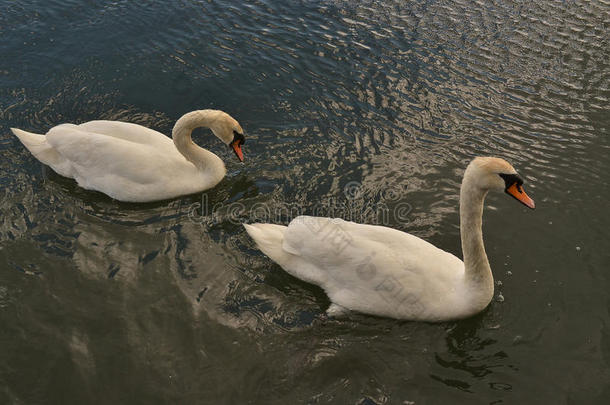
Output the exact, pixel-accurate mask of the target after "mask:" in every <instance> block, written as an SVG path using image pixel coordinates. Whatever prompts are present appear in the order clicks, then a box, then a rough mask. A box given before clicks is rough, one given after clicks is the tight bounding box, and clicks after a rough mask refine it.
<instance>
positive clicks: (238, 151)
mask: <svg viewBox="0 0 610 405" xmlns="http://www.w3.org/2000/svg"><path fill="white" fill-rule="evenodd" d="M231 148H233V152H235V155H236V156H237V158H238V159H239V161H240V162H243V161H244V153H243V152H242V151H241V144H240V143H239V142H233V143H231Z"/></svg>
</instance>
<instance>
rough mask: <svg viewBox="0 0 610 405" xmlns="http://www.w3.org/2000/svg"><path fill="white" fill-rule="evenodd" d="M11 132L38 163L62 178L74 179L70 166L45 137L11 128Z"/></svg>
mask: <svg viewBox="0 0 610 405" xmlns="http://www.w3.org/2000/svg"><path fill="white" fill-rule="evenodd" d="M11 131H13V134H15V136H16V137H17V138H19V140H20V141H21V143H22V144H23V145H24V146H25V147H26V148H27V150H29V151H30V153H32V155H34V157H35V158H36V159H38V160H39V161H40V162H42V163H44V164H45V165H47V166H50V167H51V168H52V169H53V170H55V171H56V172H57V173H59V174H61V175H62V176H65V177H74V170H73V167H72V165H71V164H70V162H68V161H67V160H66V159H64V158H63V157H62V156H61V155H60V154H59V152H57V150H56V149H55V148H54V147H53V146H52V145H51V144H50V143H49V142H48V141H47V137H46V135H38V134H33V133H31V132H27V131H24V130H22V129H17V128H11Z"/></svg>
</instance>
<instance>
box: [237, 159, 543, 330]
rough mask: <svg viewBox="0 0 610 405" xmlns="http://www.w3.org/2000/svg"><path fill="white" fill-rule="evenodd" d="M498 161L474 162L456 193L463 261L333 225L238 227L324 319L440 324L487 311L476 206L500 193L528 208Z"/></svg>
mask: <svg viewBox="0 0 610 405" xmlns="http://www.w3.org/2000/svg"><path fill="white" fill-rule="evenodd" d="M522 184H523V181H522V180H521V178H520V177H519V176H518V175H517V172H516V171H515V169H514V168H513V167H512V166H511V165H510V164H509V163H508V162H506V161H505V160H503V159H499V158H492V157H479V158H475V159H474V160H473V161H472V162H471V163H470V164H469V165H468V167H467V169H466V172H465V173H464V178H463V181H462V186H461V189H460V234H461V240H462V251H463V256H464V261H462V260H460V259H458V258H457V257H455V256H454V255H452V254H451V253H448V252H445V251H443V250H441V249H439V248H437V247H435V246H434V245H432V244H430V243H428V242H426V241H424V240H422V239H420V238H418V237H416V236H413V235H410V234H407V233H404V232H400V231H398V230H395V229H391V228H387V227H382V226H374V225H363V224H356V223H353V222H347V221H343V220H340V219H330V218H318V217H297V218H295V219H294V220H293V221H292V222H291V223H290V224H289V225H288V226H287V227H286V226H281V225H273V224H251V225H247V224H245V225H244V226H245V228H246V231H247V232H248V234H249V235H250V236H251V237H252V239H253V240H254V241H255V242H256V244H257V246H258V247H259V249H260V250H261V251H262V252H263V253H265V254H266V255H267V256H269V257H270V258H271V259H272V260H273V261H275V262H277V263H278V264H279V265H280V266H281V267H282V268H284V269H285V270H286V271H287V272H288V273H290V274H292V275H293V276H295V277H297V278H299V279H301V280H304V281H306V282H309V283H313V284H316V285H318V286H320V287H322V288H323V289H324V290H325V292H326V293H327V295H328V297H329V298H330V300H331V305H330V307H329V309H328V311H327V312H328V314H329V315H340V314H343V313H346V312H349V311H357V312H361V313H367V314H372V315H378V316H386V317H392V318H398V319H408V320H421V321H432V322H436V321H446V320H452V319H459V318H465V317H468V316H471V315H474V314H476V313H478V312H480V311H482V310H483V309H485V307H487V305H488V304H489V302H490V301H491V299H492V297H493V292H494V282H493V275H492V272H491V268H490V265H489V261H488V259H487V255H486V253H485V247H484V245H483V232H482V222H483V220H482V217H483V203H484V199H485V196H486V195H487V192H488V191H490V190H491V191H505V192H506V193H507V194H509V195H510V196H512V197H514V198H515V199H517V200H518V201H520V202H521V203H523V204H524V205H526V206H527V207H529V208H532V209H533V208H534V207H535V205H534V201H533V200H532V199H531V198H530V197H528V196H527V194H526V193H525V191H523V187H522Z"/></svg>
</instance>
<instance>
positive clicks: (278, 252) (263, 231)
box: [243, 224, 290, 266]
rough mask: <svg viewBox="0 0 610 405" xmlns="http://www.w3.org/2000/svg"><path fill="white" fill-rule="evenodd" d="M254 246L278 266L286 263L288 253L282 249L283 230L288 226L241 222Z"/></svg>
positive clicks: (288, 256)
mask: <svg viewBox="0 0 610 405" xmlns="http://www.w3.org/2000/svg"><path fill="white" fill-rule="evenodd" d="M243 225H244V228H246V232H248V235H250V237H251V238H252V240H254V242H255V243H256V246H258V248H259V249H260V250H261V252H263V253H264V254H266V255H267V256H269V258H270V259H271V260H273V261H274V262H276V263H278V264H279V265H280V266H282V265H283V264H285V263H287V262H288V260H289V258H290V254H289V253H288V252H286V251H285V250H284V249H282V244H283V242H284V232H286V229H288V227H286V226H283V225H274V224H243Z"/></svg>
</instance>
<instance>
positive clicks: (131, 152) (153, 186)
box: [13, 110, 243, 202]
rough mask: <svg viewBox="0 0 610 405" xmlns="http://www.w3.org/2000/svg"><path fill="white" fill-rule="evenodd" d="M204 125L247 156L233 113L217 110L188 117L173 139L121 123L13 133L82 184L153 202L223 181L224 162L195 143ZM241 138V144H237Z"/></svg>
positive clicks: (112, 194)
mask: <svg viewBox="0 0 610 405" xmlns="http://www.w3.org/2000/svg"><path fill="white" fill-rule="evenodd" d="M199 126H206V127H210V128H211V129H212V131H213V132H214V134H215V135H216V136H218V137H219V138H221V140H223V141H224V142H225V143H227V144H229V145H231V146H232V147H233V148H234V150H235V151H236V153H237V149H236V148H238V147H239V153H241V147H240V145H241V143H243V133H242V130H241V127H240V126H239V124H238V123H237V121H235V120H234V119H233V118H231V117H230V116H229V115H228V114H226V113H224V112H222V111H215V110H201V111H194V112H192V113H189V114H186V115H184V116H183V117H182V118H181V119H180V120H178V122H177V123H176V126H175V127H174V130H173V134H172V135H173V141H172V139H170V138H168V137H167V136H165V135H163V134H162V133H160V132H157V131H154V130H152V129H149V128H146V127H143V126H140V125H136V124H131V123H126V122H120V121H90V122H86V123H84V124H80V125H74V124H62V125H58V126H56V127H53V128H51V129H50V130H49V131H48V132H47V134H46V135H37V134H32V133H30V132H26V131H22V130H19V129H13V133H14V134H15V135H16V136H17V137H18V138H19V140H20V141H21V142H22V143H23V144H24V145H25V146H26V147H27V148H28V150H29V151H30V152H31V153H32V154H33V155H34V156H35V157H36V158H37V159H38V160H40V161H41V162H42V163H44V164H46V165H48V166H50V167H51V168H52V169H53V170H54V171H55V172H57V173H58V174H60V175H62V176H65V177H69V178H73V179H75V180H76V181H77V182H78V184H79V186H81V187H83V188H85V189H87V190H96V191H101V192H103V193H105V194H107V195H109V196H110V197H112V198H115V199H117V200H120V201H127V202H148V201H158V200H164V199H169V198H173V197H177V196H180V195H186V194H193V193H196V192H199V191H202V190H206V189H209V188H212V187H214V186H215V185H216V184H218V183H219V182H220V181H221V180H222V179H223V177H224V176H225V174H226V169H225V166H224V163H223V162H222V160H221V159H220V158H219V157H218V156H216V155H215V154H213V153H212V152H210V151H207V150H205V149H203V148H200V147H198V146H197V145H195V144H194V143H193V142H192V140H191V136H190V134H191V132H192V131H193V130H194V129H195V128H197V127H199ZM237 135H241V137H239V136H237ZM236 136H237V138H239V139H240V140H241V142H239V141H238V142H236V139H235V137H236ZM236 143H238V145H237V146H235V144H236ZM242 158H243V157H240V159H242Z"/></svg>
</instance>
